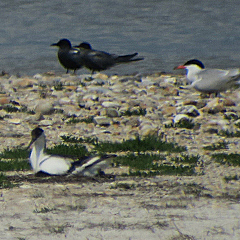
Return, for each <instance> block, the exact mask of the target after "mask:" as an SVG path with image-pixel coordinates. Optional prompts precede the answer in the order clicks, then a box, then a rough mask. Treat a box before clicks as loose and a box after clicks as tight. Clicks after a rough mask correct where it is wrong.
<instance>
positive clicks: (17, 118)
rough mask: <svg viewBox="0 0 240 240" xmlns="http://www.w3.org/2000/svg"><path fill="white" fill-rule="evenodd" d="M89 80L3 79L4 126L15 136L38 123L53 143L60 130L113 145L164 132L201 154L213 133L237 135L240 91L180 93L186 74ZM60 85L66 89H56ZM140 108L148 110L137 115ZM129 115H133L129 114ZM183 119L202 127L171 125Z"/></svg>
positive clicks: (50, 77) (47, 76) (49, 76)
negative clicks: (205, 95) (226, 131)
mask: <svg viewBox="0 0 240 240" xmlns="http://www.w3.org/2000/svg"><path fill="white" fill-rule="evenodd" d="M89 77H90V75H89V74H88V75H69V74H63V75H62V76H57V75H55V74H54V73H51V74H38V73H37V74H35V75H34V76H33V77H24V78H17V77H16V76H9V77H8V78H4V79H3V80H2V81H1V85H0V90H1V92H2V94H1V92H0V107H1V108H0V116H1V118H2V120H1V121H0V124H2V125H3V126H4V127H3V128H4V129H7V132H8V133H9V134H10V136H13V137H14V136H15V135H16V134H15V133H21V131H23V132H24V131H26V130H27V131H29V132H30V131H31V129H32V128H33V127H35V126H36V125H39V126H42V127H44V128H45V130H46V134H47V136H48V139H49V141H50V143H51V142H56V141H61V140H60V139H59V135H60V134H61V133H62V132H64V133H68V134H69V135H76V136H77V137H79V136H88V137H91V136H94V135H95V136H97V137H98V138H99V139H103V140H105V139H106V138H107V139H109V140H111V141H115V140H116V141H121V140H123V139H129V138H133V137H134V136H136V135H141V136H146V135H148V134H160V133H164V135H165V137H166V139H174V141H176V142H177V143H178V144H180V145H181V144H182V145H184V146H185V145H188V144H190V145H192V144H195V147H193V148H189V149H195V150H194V151H196V149H198V152H201V146H202V145H203V144H202V142H203V141H204V144H206V142H211V141H212V138H213V135H212V133H218V131H220V130H221V129H230V130H234V131H236V129H238V125H240V123H239V122H240V120H239V119H238V118H239V116H240V115H239V111H240V101H239V99H240V97H239V94H238V92H237V91H238V90H234V91H233V93H232V94H231V93H228V94H227V97H224V93H223V94H222V95H223V97H220V98H201V96H200V94H199V93H198V92H196V91H195V90H194V89H192V90H189V89H179V86H181V84H184V81H185V77H184V76H172V75H167V74H161V73H158V74H152V75H150V74H149V75H145V76H141V75H140V74H139V75H137V76H118V75H113V76H107V75H106V74H94V75H93V79H92V80H91V81H87V79H89ZM59 83H61V84H62V88H59V89H57V90H56V88H55V86H56V84H59ZM12 102H16V103H19V105H14V104H12ZM140 109H146V111H145V112H144V114H138V115H137V113H140V112H139V110H140ZM33 111H34V112H35V113H36V114H35V115H33ZM131 112H135V113H134V114H133V115H131V114H129V115H127V114H126V113H131ZM142 113H143V112H142ZM73 116H74V117H75V118H76V119H88V118H91V117H93V122H94V123H85V122H79V123H77V122H76V123H71V124H69V123H67V122H68V121H69V118H72V117H73ZM181 121H191V122H192V121H194V124H198V125H199V126H200V127H199V128H198V129H194V130H186V129H182V128H181V129H180V128H178V127H174V128H173V127H169V126H172V123H174V124H176V123H180V122H181ZM165 126H168V127H165ZM189 131H198V132H197V133H200V134H199V136H201V133H204V134H202V135H204V137H205V139H203V138H202V137H198V135H196V136H195V141H194V143H193V141H190V140H189V141H188V139H191V137H189V135H188V134H189ZM4 140H5V139H4V138H1V137H0V141H2V145H1V144H0V148H1V149H4V148H6V147H11V146H7V145H6V142H5V141H4ZM23 141H24V140H23ZM26 142H27V141H26ZM16 143H17V139H16ZM231 150H232V151H234V147H233V148H232V149H231Z"/></svg>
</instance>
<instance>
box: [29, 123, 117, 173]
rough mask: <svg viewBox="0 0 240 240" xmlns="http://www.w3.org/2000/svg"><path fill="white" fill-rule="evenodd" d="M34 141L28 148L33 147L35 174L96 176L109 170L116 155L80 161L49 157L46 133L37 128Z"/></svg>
mask: <svg viewBox="0 0 240 240" xmlns="http://www.w3.org/2000/svg"><path fill="white" fill-rule="evenodd" d="M31 135H32V140H31V142H30V143H29V145H28V148H29V147H30V146H32V151H31V154H30V163H31V166H32V168H33V170H34V172H35V173H38V172H44V173H46V174H49V175H65V174H79V175H83V176H95V175H97V174H98V173H100V172H101V171H102V170H104V169H105V168H107V167H108V166H109V164H110V162H111V159H112V158H114V157H116V155H105V156H94V157H85V158H84V159H82V160H79V161H75V162H74V161H73V160H72V159H71V158H68V157H64V156H58V155H49V154H47V153H45V147H46V137H45V134H44V131H43V130H42V129H41V128H39V127H37V128H35V129H33V130H32V133H31Z"/></svg>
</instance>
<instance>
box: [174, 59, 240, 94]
mask: <svg viewBox="0 0 240 240" xmlns="http://www.w3.org/2000/svg"><path fill="white" fill-rule="evenodd" d="M175 69H186V70H187V81H188V82H189V83H191V85H190V86H189V88H195V89H196V90H197V91H199V92H203V93H216V94H217V93H219V92H223V91H226V90H227V89H229V88H231V87H233V86H238V85H239V84H240V82H238V81H239V80H240V69H239V68H235V69H228V70H222V69H210V68H208V69H206V68H205V67H204V65H203V63H202V62H201V61H199V60H197V59H192V60H189V61H187V62H186V63H185V64H183V65H180V66H178V67H176V68H175Z"/></svg>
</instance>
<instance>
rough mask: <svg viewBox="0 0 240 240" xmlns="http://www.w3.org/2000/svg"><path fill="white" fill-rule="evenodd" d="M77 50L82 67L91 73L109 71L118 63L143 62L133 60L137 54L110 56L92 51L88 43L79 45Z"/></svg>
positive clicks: (138, 59)
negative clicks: (80, 57)
mask: <svg viewBox="0 0 240 240" xmlns="http://www.w3.org/2000/svg"><path fill="white" fill-rule="evenodd" d="M74 47H75V48H78V49H79V50H80V52H81V56H82V59H83V65H84V66H85V67H86V68H88V69H90V70H91V71H92V74H93V73H94V72H95V71H98V72H100V71H103V70H106V69H109V68H111V67H113V66H115V65H116V64H119V63H128V62H135V61H140V60H143V59H144V58H134V57H135V56H136V55H138V53H133V54H129V55H123V56H118V55H115V54H110V53H107V52H104V51H98V50H94V49H92V47H91V45H90V44H89V43H88V42H83V43H80V44H79V45H78V46H74Z"/></svg>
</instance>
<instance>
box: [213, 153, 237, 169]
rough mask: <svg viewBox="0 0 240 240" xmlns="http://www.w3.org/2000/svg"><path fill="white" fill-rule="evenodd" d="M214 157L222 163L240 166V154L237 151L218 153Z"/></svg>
mask: <svg viewBox="0 0 240 240" xmlns="http://www.w3.org/2000/svg"><path fill="white" fill-rule="evenodd" d="M212 158H213V159H214V160H215V161H216V162H217V163H220V164H222V165H225V164H226V165H229V166H240V154H237V153H230V154H228V153H218V154H213V155H212Z"/></svg>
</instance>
